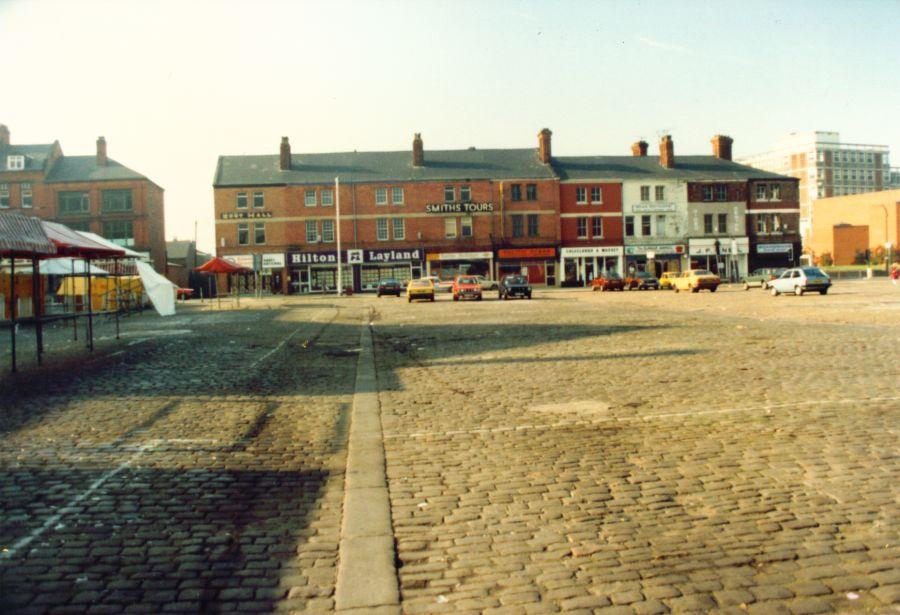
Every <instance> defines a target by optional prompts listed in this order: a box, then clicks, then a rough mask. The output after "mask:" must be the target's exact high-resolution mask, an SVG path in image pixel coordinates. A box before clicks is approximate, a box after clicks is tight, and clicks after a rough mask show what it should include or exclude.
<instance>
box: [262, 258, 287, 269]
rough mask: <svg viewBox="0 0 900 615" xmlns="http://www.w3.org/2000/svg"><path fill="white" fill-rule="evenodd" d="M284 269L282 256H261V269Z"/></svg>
mask: <svg viewBox="0 0 900 615" xmlns="http://www.w3.org/2000/svg"><path fill="white" fill-rule="evenodd" d="M283 267H284V254H263V255H262V268H263V269H282V268H283Z"/></svg>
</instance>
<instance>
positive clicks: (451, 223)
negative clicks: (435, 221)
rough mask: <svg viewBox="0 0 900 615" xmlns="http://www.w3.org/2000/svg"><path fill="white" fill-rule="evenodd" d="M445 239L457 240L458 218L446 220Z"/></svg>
mask: <svg viewBox="0 0 900 615" xmlns="http://www.w3.org/2000/svg"><path fill="white" fill-rule="evenodd" d="M444 237H446V238H447V239H456V218H444Z"/></svg>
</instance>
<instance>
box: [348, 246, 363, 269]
mask: <svg viewBox="0 0 900 615" xmlns="http://www.w3.org/2000/svg"><path fill="white" fill-rule="evenodd" d="M362 262H363V251H362V250H357V249H354V250H347V264H348V265H362Z"/></svg>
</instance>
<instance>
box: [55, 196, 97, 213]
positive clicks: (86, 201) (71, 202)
mask: <svg viewBox="0 0 900 615" xmlns="http://www.w3.org/2000/svg"><path fill="white" fill-rule="evenodd" d="M57 198H58V199H59V215H60V216H77V215H79V214H87V213H90V210H91V199H90V197H89V196H88V193H87V192H60V193H59V196H58V197H57Z"/></svg>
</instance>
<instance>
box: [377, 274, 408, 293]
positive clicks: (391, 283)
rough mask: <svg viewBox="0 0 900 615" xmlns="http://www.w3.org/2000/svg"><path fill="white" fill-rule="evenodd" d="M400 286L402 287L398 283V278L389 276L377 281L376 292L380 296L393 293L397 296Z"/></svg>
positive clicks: (400, 289)
mask: <svg viewBox="0 0 900 615" xmlns="http://www.w3.org/2000/svg"><path fill="white" fill-rule="evenodd" d="M402 288H403V287H402V286H401V285H400V282H399V280H394V279H391V278H389V279H386V280H381V281H380V282H378V288H377V290H376V293H377V294H378V296H379V297H381V296H382V295H394V296H396V297H399V296H400V292H401V291H402Z"/></svg>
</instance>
